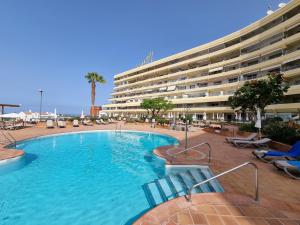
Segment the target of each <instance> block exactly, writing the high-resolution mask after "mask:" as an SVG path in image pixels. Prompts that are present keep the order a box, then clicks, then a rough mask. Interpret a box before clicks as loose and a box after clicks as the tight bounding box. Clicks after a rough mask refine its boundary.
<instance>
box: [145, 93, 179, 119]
mask: <svg viewBox="0 0 300 225" xmlns="http://www.w3.org/2000/svg"><path fill="white" fill-rule="evenodd" d="M141 108H142V109H146V110H147V112H148V116H149V115H151V118H155V117H156V116H158V115H159V113H161V112H166V111H168V110H171V109H173V108H174V104H173V103H172V102H170V101H168V100H165V99H163V98H152V99H144V100H143V102H142V103H141Z"/></svg>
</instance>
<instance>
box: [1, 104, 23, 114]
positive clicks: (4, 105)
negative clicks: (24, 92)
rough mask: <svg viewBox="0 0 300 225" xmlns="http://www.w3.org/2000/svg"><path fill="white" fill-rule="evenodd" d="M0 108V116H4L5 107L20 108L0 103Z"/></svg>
mask: <svg viewBox="0 0 300 225" xmlns="http://www.w3.org/2000/svg"><path fill="white" fill-rule="evenodd" d="M0 107H1V114H4V108H5V107H20V105H15V104H3V103H0Z"/></svg>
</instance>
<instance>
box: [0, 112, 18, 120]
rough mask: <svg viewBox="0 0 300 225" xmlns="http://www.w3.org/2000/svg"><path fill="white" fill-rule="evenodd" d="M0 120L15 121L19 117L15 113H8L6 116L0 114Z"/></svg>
mask: <svg viewBox="0 0 300 225" xmlns="http://www.w3.org/2000/svg"><path fill="white" fill-rule="evenodd" d="M0 118H10V119H17V118H20V115H19V114H17V113H8V114H1V115H0Z"/></svg>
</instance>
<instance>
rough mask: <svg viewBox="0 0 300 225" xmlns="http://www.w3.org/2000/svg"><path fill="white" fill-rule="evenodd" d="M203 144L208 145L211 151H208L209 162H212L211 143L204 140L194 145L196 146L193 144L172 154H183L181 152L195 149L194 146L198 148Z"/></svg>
mask: <svg viewBox="0 0 300 225" xmlns="http://www.w3.org/2000/svg"><path fill="white" fill-rule="evenodd" d="M202 145H207V146H208V148H209V151H208V162H209V163H210V162H211V151H212V148H211V146H210V144H209V143H208V142H203V143H200V144H197V145H194V146H192V147H189V148H186V149H184V150H182V151H179V152H176V153H174V154H172V156H174V155H178V154H181V153H183V152H187V151H189V150H192V149H194V148H196V147H199V146H202Z"/></svg>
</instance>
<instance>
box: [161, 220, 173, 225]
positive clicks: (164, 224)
mask: <svg viewBox="0 0 300 225" xmlns="http://www.w3.org/2000/svg"><path fill="white" fill-rule="evenodd" d="M162 225H176V223H174V222H172V221H169V222H166V223H163V224H162Z"/></svg>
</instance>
